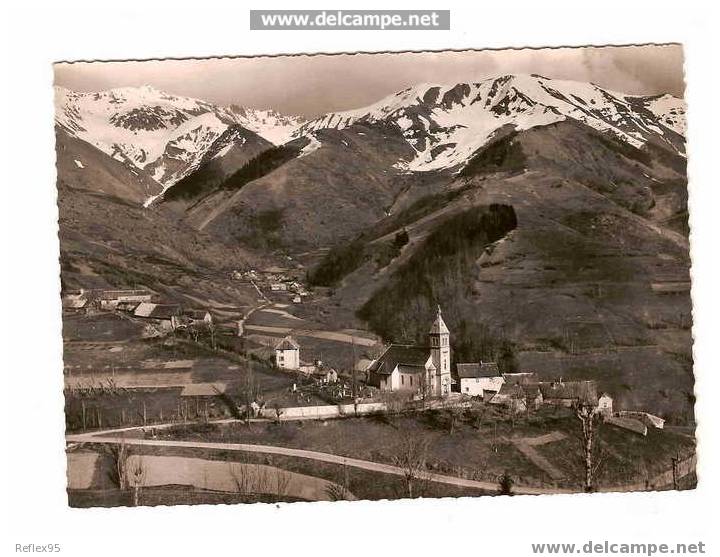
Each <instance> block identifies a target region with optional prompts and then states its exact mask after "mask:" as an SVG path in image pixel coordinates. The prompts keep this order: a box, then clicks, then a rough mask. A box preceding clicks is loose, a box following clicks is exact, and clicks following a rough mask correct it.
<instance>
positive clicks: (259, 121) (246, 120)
mask: <svg viewBox="0 0 720 557" xmlns="http://www.w3.org/2000/svg"><path fill="white" fill-rule="evenodd" d="M228 111H230V113H231V114H232V117H233V118H234V119H235V121H236V122H237V123H238V124H240V125H241V126H243V127H244V128H247V129H249V130H251V131H254V132H255V133H256V134H258V135H259V136H260V137H262V138H263V139H266V140H267V141H269V142H270V143H273V144H275V145H282V144H283V143H287V142H288V141H290V139H292V134H293V132H294V131H295V130H296V129H297V128H299V127H300V126H301V125H302V124H304V123H305V121H306V120H305V119H304V118H302V117H301V116H292V115H288V114H280V113H279V112H276V111H274V110H272V109H258V108H247V107H244V106H237V105H230V107H228Z"/></svg>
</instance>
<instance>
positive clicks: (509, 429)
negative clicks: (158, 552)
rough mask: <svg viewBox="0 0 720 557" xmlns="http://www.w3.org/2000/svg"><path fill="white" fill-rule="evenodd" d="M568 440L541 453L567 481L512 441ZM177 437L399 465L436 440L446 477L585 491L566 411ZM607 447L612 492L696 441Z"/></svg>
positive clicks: (629, 439) (617, 435) (677, 438)
mask: <svg viewBox="0 0 720 557" xmlns="http://www.w3.org/2000/svg"><path fill="white" fill-rule="evenodd" d="M553 431H556V432H560V433H561V434H562V435H564V436H565V437H564V438H563V439H561V440H560V441H554V442H552V443H548V444H546V445H540V446H539V447H538V449H539V451H540V452H541V453H542V454H543V455H544V456H546V457H547V458H548V460H549V461H550V462H551V463H552V464H554V465H555V466H556V467H557V468H559V469H560V470H561V471H562V472H563V474H564V475H565V477H564V479H561V480H557V481H555V482H554V481H553V480H551V479H550V477H549V476H548V475H547V473H546V472H545V471H543V470H542V469H540V468H538V467H537V466H536V465H535V464H533V463H532V462H531V461H529V460H528V459H527V458H526V457H525V456H523V454H522V453H521V452H520V451H519V450H518V449H517V448H516V446H515V445H514V443H513V439H516V438H527V437H530V438H532V437H538V436H541V435H544V434H547V433H550V432H553ZM161 435H162V436H163V437H167V438H172V439H183V440H188V439H197V440H203V441H208V440H217V441H222V442H228V443H232V442H238V443H252V444H267V445H278V446H287V447H295V448H303V449H310V450H317V451H320V452H328V453H333V454H340V455H346V456H351V457H355V458H360V459H364V460H373V461H377V462H386V463H389V464H392V463H393V462H394V456H395V455H396V454H398V451H399V450H400V447H401V445H402V440H403V439H405V438H406V437H407V436H412V437H415V438H420V437H422V438H423V439H426V440H427V441H428V442H429V453H428V455H429V456H428V466H429V468H430V469H431V470H434V471H437V472H439V473H446V474H450V475H457V476H462V477H466V478H474V479H478V480H485V481H494V480H495V479H496V478H497V477H498V475H500V474H502V473H503V472H504V471H505V470H508V471H510V473H511V475H512V476H513V478H514V479H515V481H516V482H517V483H519V484H523V485H534V486H543V485H545V486H547V485H553V484H554V485H557V486H562V487H579V486H581V485H582V478H583V471H582V468H581V463H582V459H581V453H580V450H579V447H580V439H579V435H580V426H579V422H578V421H577V419H576V418H575V417H573V416H570V415H569V414H568V413H566V412H564V411H559V412H557V413H555V412H543V413H542V414H537V415H531V416H530V417H525V416H523V417H519V418H516V420H515V421H511V420H509V419H508V418H507V416H505V415H503V414H502V413H498V411H497V409H496V408H493V407H491V408H486V409H485V415H484V416H483V418H482V420H481V421H480V422H479V424H478V423H475V422H474V421H473V420H471V419H462V420H461V421H460V422H459V423H458V424H457V425H456V427H455V431H454V433H453V434H452V435H450V434H449V426H448V422H447V418H446V417H445V416H444V415H443V414H441V413H435V412H430V413H426V414H424V415H418V416H415V417H412V416H408V417H400V418H395V419H393V420H392V421H389V422H388V421H386V420H385V419H383V418H349V419H343V420H328V421H326V422H318V421H308V422H289V423H284V424H281V425H277V424H253V425H252V426H251V427H250V428H248V427H247V426H244V425H241V424H234V425H210V426H187V427H185V426H178V427H177V428H176V429H175V430H169V431H165V432H163V433H162V434H161ZM599 439H600V447H601V452H602V454H603V458H604V465H603V471H602V474H601V475H600V476H599V481H600V483H601V484H602V485H605V486H614V485H618V484H622V483H631V482H637V481H643V480H644V479H645V477H646V475H649V476H650V477H652V476H654V475H656V474H659V473H661V472H664V471H665V470H667V469H668V468H669V467H670V465H669V457H670V456H674V455H675V453H676V451H678V452H679V453H680V454H681V455H683V456H687V455H689V454H691V453H692V451H693V450H694V443H693V442H692V440H691V439H689V438H687V437H685V436H682V435H679V434H676V433H672V432H669V431H656V430H653V431H651V432H650V433H649V435H648V437H641V436H638V435H636V434H633V433H630V432H627V431H624V430H619V429H617V428H613V427H610V426H601V427H600V432H599Z"/></svg>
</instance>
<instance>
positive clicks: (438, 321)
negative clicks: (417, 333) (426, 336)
mask: <svg viewBox="0 0 720 557" xmlns="http://www.w3.org/2000/svg"><path fill="white" fill-rule="evenodd" d="M430 334H431V335H440V334H448V335H449V334H450V330H449V329H448V328H447V325H445V321H443V318H442V310H441V309H440V306H438V308H437V317H436V318H435V323H433V326H432V328H431V329H430Z"/></svg>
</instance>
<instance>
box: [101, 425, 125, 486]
mask: <svg viewBox="0 0 720 557" xmlns="http://www.w3.org/2000/svg"><path fill="white" fill-rule="evenodd" d="M104 447H105V451H106V453H107V455H108V456H109V457H110V459H111V460H112V468H111V469H110V471H109V472H108V476H109V477H110V481H111V482H112V483H113V484H115V485H116V486H117V488H118V489H127V488H128V479H127V461H128V457H129V456H130V455H129V452H128V448H127V444H126V443H125V439H124V438H123V439H121V440H120V442H119V443H111V444H108V445H104Z"/></svg>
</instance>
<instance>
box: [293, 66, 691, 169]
mask: <svg viewBox="0 0 720 557" xmlns="http://www.w3.org/2000/svg"><path fill="white" fill-rule="evenodd" d="M565 119H573V120H577V121H579V122H582V123H583V124H586V125H588V126H590V127H592V128H594V129H596V130H599V131H601V132H609V133H612V134H614V135H615V136H617V137H618V138H620V139H621V140H623V141H625V142H627V143H629V144H631V145H633V146H634V147H642V146H643V145H644V144H645V143H647V142H648V141H651V140H653V141H656V140H657V141H661V142H664V143H666V144H667V145H668V146H670V147H672V148H673V149H674V150H676V151H677V152H679V153H681V154H684V137H683V135H684V133H685V103H684V101H683V100H682V99H678V98H676V97H673V96H671V95H662V96H654V97H640V96H632V95H625V94H623V93H617V92H613V91H608V90H605V89H602V88H600V87H598V86H596V85H594V84H591V83H581V82H575V81H563V80H556V79H548V78H545V77H542V76H539V75H506V76H501V77H496V78H491V79H486V80H484V81H481V82H479V83H459V84H455V85H450V86H448V85H434V84H421V85H416V86H414V87H410V88H408V89H405V90H403V91H400V92H398V93H395V94H394V95H390V96H388V97H386V98H384V99H381V100H380V101H378V102H377V103H375V104H373V105H371V106H368V107H365V108H360V109H356V110H349V111H345V112H334V113H329V114H326V115H324V116H321V117H319V118H317V119H315V120H312V121H310V122H307V123H306V124H304V125H302V126H300V127H299V128H298V129H297V130H295V132H294V133H293V136H294V137H301V136H305V135H308V134H310V133H311V132H313V131H317V130H320V129H327V128H334V129H342V128H346V127H348V126H351V125H353V124H356V123H374V122H385V123H393V124H395V125H397V126H398V127H399V128H400V130H401V131H402V133H403V135H404V137H405V139H406V140H407V141H408V143H409V144H410V145H411V146H412V147H413V149H415V152H416V154H415V156H414V158H412V159H410V160H405V161H400V162H399V163H398V165H397V166H398V168H402V169H404V170H408V171H426V170H438V169H446V168H460V167H462V166H463V164H464V163H465V162H467V161H468V159H469V158H470V157H471V156H472V155H473V154H474V153H475V152H476V151H477V150H478V149H479V148H480V147H482V146H483V145H485V144H486V143H487V142H488V141H489V140H490V139H492V138H493V136H494V134H495V133H496V132H497V131H498V130H500V128H503V127H505V126H510V127H512V128H514V129H516V130H525V129H529V128H533V127H536V126H542V125H546V124H552V123H555V122H558V121H561V120H565Z"/></svg>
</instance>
